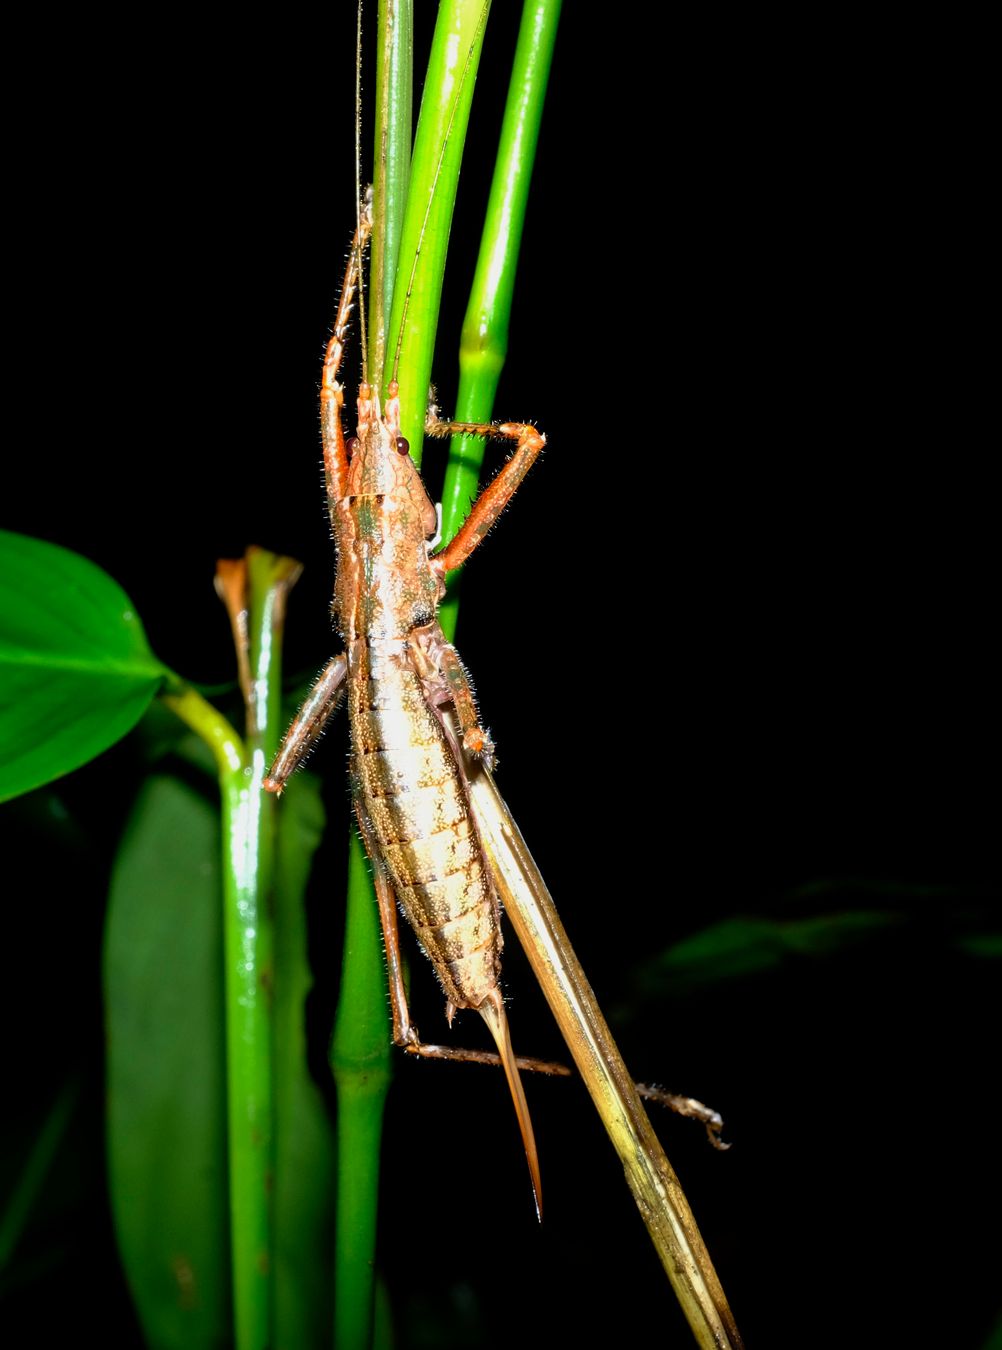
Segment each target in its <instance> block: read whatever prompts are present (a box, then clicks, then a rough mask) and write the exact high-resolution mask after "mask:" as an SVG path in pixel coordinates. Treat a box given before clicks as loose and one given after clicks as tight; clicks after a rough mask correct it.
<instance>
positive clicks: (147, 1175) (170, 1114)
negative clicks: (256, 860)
mask: <svg viewBox="0 0 1002 1350" xmlns="http://www.w3.org/2000/svg"><path fill="white" fill-rule="evenodd" d="M211 791H214V788H210V792H211ZM219 858H220V839H219V812H218V809H217V808H216V806H215V805H214V804H211V803H210V801H209V800H206V799H205V798H204V797H203V796H202V795H201V794H200V793H199V792H198V791H197V790H196V789H195V788H193V787H191V786H189V785H188V783H186V782H184V781H182V780H181V779H179V778H174V777H169V776H167V775H163V774H161V775H157V776H155V777H153V778H151V779H149V780H148V781H147V783H146V784H145V786H144V787H143V788H142V790H141V792H140V795H139V798H138V800H137V801H136V805H135V807H134V809H133V812H132V815H131V818H130V820H129V823H128V826H127V828H126V831H125V834H124V836H123V840H122V844H121V847H120V848H119V852H118V857H117V859H116V862H115V867H114V872H113V875H112V882H111V895H110V902H109V913H108V923H107V930H106V937H105V953H104V975H105V989H106V1017H107V1036H108V1170H109V1181H110V1188H111V1201H112V1211H113V1215H114V1220H115V1228H116V1233H117V1237H118V1243H119V1249H120V1251H121V1255H122V1261H123V1265H124V1267H125V1271H126V1276H127V1278H128V1281H129V1286H130V1288H131V1290H132V1295H133V1298H134V1300H135V1303H136V1307H137V1310H138V1313H139V1317H140V1320H141V1322H142V1325H143V1328H144V1331H145V1333H146V1338H147V1341H148V1343H149V1344H150V1345H151V1346H154V1347H156V1350H171V1348H172V1347H178V1350H181V1347H185V1350H199V1348H200V1347H210V1346H212V1347H215V1346H218V1345H221V1344H224V1343H226V1342H227V1341H228V1339H229V1308H230V1297H229V1289H230V1272H229V1259H228V1253H229V1234H228V1219H227V1195H226V1170H225V1157H226V1132H225V1120H226V1107H225V1085H224V1064H223V1053H224V1051H223V991H222V906H221V900H220V887H221V882H220V872H219V868H220V863H219Z"/></svg>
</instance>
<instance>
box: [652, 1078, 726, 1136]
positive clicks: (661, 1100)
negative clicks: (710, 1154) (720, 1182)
mask: <svg viewBox="0 0 1002 1350" xmlns="http://www.w3.org/2000/svg"><path fill="white" fill-rule="evenodd" d="M635 1087H636V1089H637V1091H638V1092H639V1094H640V1095H641V1097H643V1098H645V1099H646V1100H647V1101H649V1102H657V1103H658V1105H659V1106H667V1108H668V1110H669V1111H674V1112H675V1114H676V1115H677V1116H685V1117H686V1118H687V1119H688V1120H698V1121H700V1122H701V1124H702V1125H704V1126H705V1128H706V1137H707V1139H709V1141H710V1143H711V1144H712V1145H713V1147H714V1148H715V1149H719V1150H720V1152H721V1153H726V1152H727V1150H728V1149H729V1148H730V1144H725V1143H724V1141H723V1139H721V1137H720V1132H721V1130H722V1129H723V1128H724V1121H723V1117H722V1116H721V1114H720V1112H719V1111H714V1110H713V1108H712V1107H710V1106H704V1105H703V1103H702V1102H700V1101H697V1100H696V1098H695V1097H679V1096H678V1095H677V1094H676V1093H674V1092H665V1090H664V1089H663V1088H659V1087H653V1086H652V1085H651V1084H650V1083H637V1084H635Z"/></svg>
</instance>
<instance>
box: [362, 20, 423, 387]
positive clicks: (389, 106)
mask: <svg viewBox="0 0 1002 1350" xmlns="http://www.w3.org/2000/svg"><path fill="white" fill-rule="evenodd" d="M377 31H378V32H379V34H380V43H379V49H378V52H377V57H376V105H377V112H376V144H375V147H374V153H373V171H372V187H373V204H374V212H375V222H374V225H373V230H372V245H371V249H370V255H369V256H370V258H371V260H372V265H371V268H370V286H369V297H370V301H369V302H370V305H371V308H372V313H371V316H370V321H369V364H370V370H369V379H370V380H371V382H372V384H373V385H375V387H376V388H377V389H380V388H382V386H383V366H384V362H385V353H386V320H387V316H388V315H389V313H390V310H391V308H392V306H393V287H394V282H395V280H396V270H397V254H398V253H399V251H400V235H401V233H402V231H403V224H404V210H405V208H406V206H407V184H408V182H409V180H410V168H411V107H412V104H413V99H414V79H413V70H414V13H413V5H412V3H411V0H379V18H378V29H377Z"/></svg>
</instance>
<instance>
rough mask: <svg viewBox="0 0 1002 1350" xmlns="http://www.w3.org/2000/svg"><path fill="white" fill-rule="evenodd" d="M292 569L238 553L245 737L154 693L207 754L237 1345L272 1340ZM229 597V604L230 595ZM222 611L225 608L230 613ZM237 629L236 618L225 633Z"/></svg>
mask: <svg viewBox="0 0 1002 1350" xmlns="http://www.w3.org/2000/svg"><path fill="white" fill-rule="evenodd" d="M298 570H299V569H298V564H296V563H293V562H292V561H291V560H290V559H288V558H280V557H276V556H275V555H274V554H270V553H267V552H265V551H264V550H263V549H252V550H249V551H248V555H247V576H246V582H247V589H248V592H249V596H248V601H247V610H248V615H249V622H248V627H249V641H248V646H249V671H250V703H249V707H248V709H247V713H248V718H247V720H248V735H247V741H246V743H242V742H241V741H240V738H239V737H238V736H237V735H236V733H235V732H234V731H233V729H232V727H230V725H229V723H228V722H226V719H225V718H223V717H222V715H221V714H219V713H217V712H216V710H215V709H214V708H213V707H212V706H211V704H208V703H207V702H206V701H205V700H204V699H203V698H202V697H201V696H200V695H199V694H197V693H196V692H195V691H194V690H193V689H190V688H182V689H178V690H172V691H171V692H170V693H169V694H166V695H165V696H164V698H165V702H166V703H167V705H168V706H169V707H171V708H173V710H174V711H175V712H176V713H177V714H178V716H179V717H181V718H182V720H183V721H185V722H186V723H187V724H188V725H189V726H190V727H192V729H193V730H195V731H196V732H198V734H199V735H200V736H201V737H202V739H203V740H205V741H206V742H207V744H208V745H209V746H210V747H211V749H212V750H213V753H214V754H215V757H216V762H217V765H218V767H219V781H220V795H221V802H222V831H223V833H222V837H223V914H224V920H223V922H224V961H225V992H226V1081H227V1132H228V1143H229V1175H230V1218H231V1254H232V1262H233V1305H234V1321H235V1343H236V1345H237V1350H265V1347H266V1346H268V1345H269V1344H270V1341H271V1279H270V1265H271V1261H270V1252H271V1217H270V1202H269V1195H270V1192H271V1183H272V1175H273V1130H272V1064H271V988H272V983H273V947H274V934H273V931H272V923H271V919H270V916H269V913H268V905H267V903H266V901H267V896H268V891H269V888H270V881H271V868H272V859H273V851H274V841H273V833H274V800H273V799H272V798H270V797H268V796H267V795H266V794H265V793H264V792H263V791H262V786H261V785H262V783H263V781H264V778H265V775H266V774H267V771H268V767H269V765H270V763H271V758H272V755H273V754H274V750H275V747H276V745H277V743H278V737H279V721H278V712H279V700H280V697H281V693H280V691H281V661H280V634H281V628H282V622H283V618H284V611H285V596H286V594H287V592H288V590H289V587H290V586H291V585H292V584H293V582H294V581H295V578H296V576H297V575H298ZM231 603H232V602H231ZM231 617H232V613H231ZM236 627H238V625H235V628H236Z"/></svg>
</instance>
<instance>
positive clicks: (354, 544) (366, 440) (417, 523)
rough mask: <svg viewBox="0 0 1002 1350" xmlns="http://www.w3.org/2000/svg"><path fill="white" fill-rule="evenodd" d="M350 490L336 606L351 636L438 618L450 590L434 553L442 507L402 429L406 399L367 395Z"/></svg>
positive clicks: (341, 532)
mask: <svg viewBox="0 0 1002 1350" xmlns="http://www.w3.org/2000/svg"><path fill="white" fill-rule="evenodd" d="M349 450H350V455H351V459H350V463H349V468H348V476H347V489H348V490H347V492H346V494H345V495H344V496H343V497H342V498H341V499H340V501H339V502H338V503H337V507H336V510H335V513H334V531H335V535H336V538H337V545H338V577H337V593H336V606H337V610H338V613H339V617H340V626H341V631H342V633H343V636H344V639H345V642H346V643H348V644H349V645H350V644H351V643H352V642H353V641H354V640H355V639H356V638H359V637H365V638H376V639H379V638H384V639H402V638H406V636H407V634H408V633H410V632H411V630H412V629H413V628H414V627H415V626H417V625H420V624H424V623H427V622H428V621H429V620H430V619H431V618H433V616H434V614H435V612H436V610H437V608H438V604H439V601H440V600H441V598H442V595H443V593H444V588H443V584H442V581H441V579H440V577H439V576H438V574H437V573H436V572H435V571H434V570H433V568H432V566H431V564H430V562H429V558H428V541H429V539H431V538H432V537H433V536H434V534H435V531H436V528H437V518H436V513H435V507H434V505H433V504H432V502H431V500H430V498H429V497H428V494H427V492H426V491H425V488H424V484H423V483H422V481H421V476H420V474H419V473H418V471H417V468H416V467H415V465H414V462H413V460H412V459H411V457H410V454H409V453H408V449H407V443H406V442H405V441H403V440H402V439H401V437H400V427H399V404H398V402H397V400H396V399H390V400H389V401H388V403H387V411H386V415H385V416H381V415H380V412H379V404H378V400H376V399H372V400H371V401H370V400H361V399H360V400H359V423H358V435H357V437H355V438H354V440H353V441H352V442H350V443H349Z"/></svg>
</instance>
